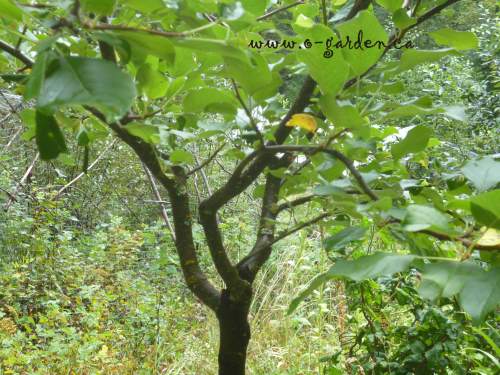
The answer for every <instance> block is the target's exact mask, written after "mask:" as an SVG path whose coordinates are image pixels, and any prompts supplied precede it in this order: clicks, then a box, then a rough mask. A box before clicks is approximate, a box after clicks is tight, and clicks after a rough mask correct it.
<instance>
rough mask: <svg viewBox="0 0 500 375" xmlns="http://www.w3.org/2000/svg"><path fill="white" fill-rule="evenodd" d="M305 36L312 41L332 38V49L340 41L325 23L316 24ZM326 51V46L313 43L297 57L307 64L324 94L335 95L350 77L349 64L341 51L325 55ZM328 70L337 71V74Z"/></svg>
mask: <svg viewBox="0 0 500 375" xmlns="http://www.w3.org/2000/svg"><path fill="white" fill-rule="evenodd" d="M304 36H305V37H306V38H309V39H310V40H312V41H326V40H330V41H331V43H332V49H333V48H334V46H335V43H337V41H338V37H337V36H336V35H335V34H334V33H333V32H332V30H330V29H329V28H328V27H326V26H325V25H315V26H314V27H313V28H311V29H309V30H308V31H307V33H305V34H304ZM324 53H325V49H324V48H322V47H318V45H315V44H313V45H312V47H311V48H310V49H302V50H300V51H298V52H297V57H298V59H299V60H300V61H301V62H303V63H304V64H306V66H307V70H308V71H309V74H310V75H311V77H312V78H313V79H314V80H315V81H316V82H317V83H318V85H319V88H320V89H321V91H322V92H323V94H325V95H327V94H331V95H335V94H337V93H338V92H339V91H340V89H341V88H342V87H343V85H344V82H345V81H346V80H347V78H348V75H349V65H348V64H347V63H346V62H345V61H344V57H343V55H342V53H340V52H339V51H334V52H333V55H332V56H331V57H325V56H324ZM327 72H335V74H329V73H327Z"/></svg>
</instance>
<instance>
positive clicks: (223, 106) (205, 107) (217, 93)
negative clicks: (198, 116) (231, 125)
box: [183, 87, 237, 115]
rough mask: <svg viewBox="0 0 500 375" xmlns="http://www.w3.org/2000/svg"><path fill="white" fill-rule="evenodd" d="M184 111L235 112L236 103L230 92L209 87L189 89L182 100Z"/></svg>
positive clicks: (232, 113)
mask: <svg viewBox="0 0 500 375" xmlns="http://www.w3.org/2000/svg"><path fill="white" fill-rule="evenodd" d="M183 106H184V112H188V113H189V112H194V113H199V112H212V113H223V114H231V115H234V114H236V107H237V103H236V102H235V99H234V97H233V95H232V94H231V93H229V92H228V91H223V90H218V89H215V88H211V87H205V88H202V89H197V90H192V91H190V92H189V93H188V94H187V95H186V97H185V98H184V102H183Z"/></svg>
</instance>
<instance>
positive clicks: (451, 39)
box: [429, 28, 479, 50]
mask: <svg viewBox="0 0 500 375" xmlns="http://www.w3.org/2000/svg"><path fill="white" fill-rule="evenodd" d="M429 35H430V36H431V37H432V39H434V41H435V42H436V43H437V44H441V45H444V46H450V47H453V48H455V49H457V50H467V49H474V48H478V47H479V39H478V38H477V36H476V34H474V33H472V32H470V31H457V30H453V29H450V28H444V29H440V30H437V31H433V32H431V33H429Z"/></svg>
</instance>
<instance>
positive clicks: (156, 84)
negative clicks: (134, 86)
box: [136, 63, 168, 99]
mask: <svg viewBox="0 0 500 375" xmlns="http://www.w3.org/2000/svg"><path fill="white" fill-rule="evenodd" d="M136 79H137V82H138V84H139V90H140V91H141V92H142V93H144V94H145V95H146V96H147V97H148V98H150V99H158V98H161V97H163V96H165V94H166V93H167V90H168V81H167V79H166V78H165V77H164V76H163V75H162V74H161V73H160V72H159V71H158V70H156V69H154V68H153V67H152V66H151V64H148V63H146V64H144V65H142V66H141V67H140V69H139V71H138V72H137V76H136Z"/></svg>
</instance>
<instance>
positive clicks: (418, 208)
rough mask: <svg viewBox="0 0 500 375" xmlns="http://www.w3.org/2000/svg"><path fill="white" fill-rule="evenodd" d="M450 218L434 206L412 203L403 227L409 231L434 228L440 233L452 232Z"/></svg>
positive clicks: (407, 210)
mask: <svg viewBox="0 0 500 375" xmlns="http://www.w3.org/2000/svg"><path fill="white" fill-rule="evenodd" d="M449 222H450V220H449V219H448V217H447V216H445V215H444V214H443V213H441V212H440V211H438V210H436V209H435V208H433V207H428V206H422V205H418V204H412V205H410V206H408V207H407V208H406V214H405V216H404V219H403V222H402V224H403V228H404V229H405V230H406V231H408V232H419V231H422V230H432V231H435V232H439V233H445V234H450V233H451V232H452V231H451V228H450V226H449Z"/></svg>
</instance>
